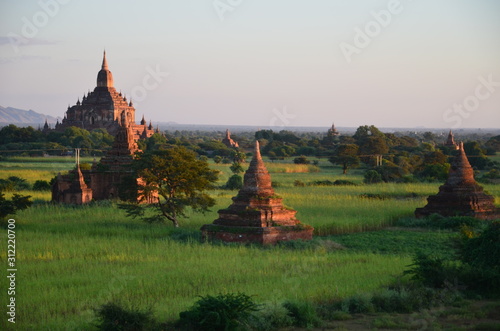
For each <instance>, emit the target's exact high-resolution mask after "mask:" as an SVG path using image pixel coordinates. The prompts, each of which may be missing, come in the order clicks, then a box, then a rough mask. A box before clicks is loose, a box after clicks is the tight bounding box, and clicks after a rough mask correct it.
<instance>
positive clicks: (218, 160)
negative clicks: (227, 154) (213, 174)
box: [214, 155, 222, 164]
mask: <svg viewBox="0 0 500 331" xmlns="http://www.w3.org/2000/svg"><path fill="white" fill-rule="evenodd" d="M214 162H215V163H216V164H219V163H221V162H222V156H220V155H216V156H214Z"/></svg>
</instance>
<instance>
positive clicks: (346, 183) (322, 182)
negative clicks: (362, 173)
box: [307, 179, 357, 186]
mask: <svg viewBox="0 0 500 331" xmlns="http://www.w3.org/2000/svg"><path fill="white" fill-rule="evenodd" d="M307 185H309V186H357V184H356V183H354V182H351V181H349V180H345V179H337V180H336V181H334V182H332V181H331V180H328V179H326V180H316V181H313V182H310V183H308V184H307Z"/></svg>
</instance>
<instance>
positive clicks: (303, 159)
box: [293, 155, 311, 164]
mask: <svg viewBox="0 0 500 331" xmlns="http://www.w3.org/2000/svg"><path fill="white" fill-rule="evenodd" d="M293 163H295V164H309V163H311V161H309V160H308V159H307V157H306V156H304V155H301V156H299V157H296V158H295V159H293Z"/></svg>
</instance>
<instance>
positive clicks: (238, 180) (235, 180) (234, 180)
mask: <svg viewBox="0 0 500 331" xmlns="http://www.w3.org/2000/svg"><path fill="white" fill-rule="evenodd" d="M224 187H225V188H226V189H228V190H239V189H241V188H242V187H243V178H242V177H241V176H240V175H232V176H231V177H229V179H228V181H227V183H226V185H225V186H224Z"/></svg>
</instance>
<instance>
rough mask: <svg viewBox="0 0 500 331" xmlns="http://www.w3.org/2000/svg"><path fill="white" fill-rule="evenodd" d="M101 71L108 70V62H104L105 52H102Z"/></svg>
mask: <svg viewBox="0 0 500 331" xmlns="http://www.w3.org/2000/svg"><path fill="white" fill-rule="evenodd" d="M101 69H103V70H109V68H108V60H106V50H104V56H103V57H102V67H101Z"/></svg>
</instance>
